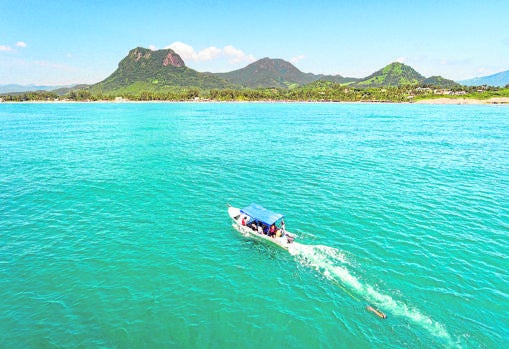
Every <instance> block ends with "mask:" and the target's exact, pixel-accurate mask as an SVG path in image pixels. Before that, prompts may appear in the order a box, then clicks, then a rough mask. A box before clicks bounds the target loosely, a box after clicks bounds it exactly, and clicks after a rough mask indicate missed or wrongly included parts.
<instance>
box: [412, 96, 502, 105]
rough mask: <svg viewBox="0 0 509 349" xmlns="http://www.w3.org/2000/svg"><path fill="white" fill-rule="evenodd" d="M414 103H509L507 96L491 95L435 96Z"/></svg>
mask: <svg viewBox="0 0 509 349" xmlns="http://www.w3.org/2000/svg"><path fill="white" fill-rule="evenodd" d="M415 103H416V104H509V97H493V98H490V99H471V98H435V99H423V100H420V101H416V102H415Z"/></svg>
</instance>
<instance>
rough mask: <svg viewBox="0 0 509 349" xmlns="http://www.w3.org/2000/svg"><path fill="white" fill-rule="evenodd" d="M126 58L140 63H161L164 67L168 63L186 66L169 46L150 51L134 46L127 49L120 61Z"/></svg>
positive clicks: (174, 65) (178, 66)
mask: <svg viewBox="0 0 509 349" xmlns="http://www.w3.org/2000/svg"><path fill="white" fill-rule="evenodd" d="M126 59H127V60H128V61H134V62H135V63H139V64H141V65H143V64H146V63H150V64H156V65H157V64H162V65H163V66H164V67H166V66H168V65H170V66H173V67H177V68H180V67H185V66H186V64H185V63H184V60H183V59H182V58H181V57H180V56H179V55H178V54H177V53H176V52H175V51H173V50H172V49H169V48H167V49H163V50H157V51H152V50H150V49H147V48H144V47H136V48H134V49H132V50H131V51H129V54H128V55H127V57H126V58H124V59H123V60H122V62H124V61H125V60H126ZM122 62H121V63H122Z"/></svg>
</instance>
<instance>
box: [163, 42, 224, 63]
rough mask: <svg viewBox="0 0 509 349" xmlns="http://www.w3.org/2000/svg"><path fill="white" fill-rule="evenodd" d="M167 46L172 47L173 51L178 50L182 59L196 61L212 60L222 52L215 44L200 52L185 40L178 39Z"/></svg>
mask: <svg viewBox="0 0 509 349" xmlns="http://www.w3.org/2000/svg"><path fill="white" fill-rule="evenodd" d="M166 48H171V49H172V50H173V51H175V52H177V53H178V54H179V55H180V56H181V57H182V59H183V60H184V61H185V60H188V61H194V62H204V61H211V60H213V59H215V58H217V57H218V56H219V55H220V54H221V50H220V49H218V48H217V47H215V46H210V47H207V48H205V49H203V50H201V51H200V52H196V51H195V49H194V48H193V47H192V46H190V45H188V44H184V43H183V42H180V41H176V42H174V43H173V44H171V45H169V46H167V47H166Z"/></svg>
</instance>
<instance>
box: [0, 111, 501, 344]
mask: <svg viewBox="0 0 509 349" xmlns="http://www.w3.org/2000/svg"><path fill="white" fill-rule="evenodd" d="M252 202H255V203H258V204H261V205H263V206H265V207H266V208H268V209H271V210H273V211H277V212H281V213H283V214H285V217H286V219H285V220H286V227H287V230H289V231H292V232H294V233H296V234H297V235H298V238H297V239H296V242H297V244H295V245H294V247H293V248H292V249H290V251H289V252H290V253H289V252H288V251H285V250H283V249H279V248H276V247H274V246H270V245H267V244H266V243H263V242H256V241H252V240H249V239H247V238H245V237H243V236H241V235H239V234H238V233H237V232H236V231H235V230H234V229H233V228H232V226H231V222H230V220H229V217H228V215H227V204H228V203H229V204H231V205H233V206H237V207H243V206H247V205H249V204H250V203H252ZM508 252H509V107H507V106H472V105H468V106H457V105H456V106H455V105H442V106H440V105H411V104H332V103H331V104H328V103H323V104H311V103H309V104H308V103H300V104H299V103H296V104H292V103H288V104H285V103H279V104H271V103H147V104H135V103H133V104H129V103H124V104H115V103H109V104H100V103H93V104H92V103H90V104H87V103H83V104H79V103H75V104H71V103H70V104H5V103H4V104H0V333H1V334H2V335H1V336H0V348H508V347H509V310H508V309H509V276H508V270H509V260H508V254H509V253H508ZM368 305H371V306H373V307H375V308H376V309H379V310H380V311H382V312H384V313H385V314H386V315H387V319H381V318H379V317H377V316H376V315H375V314H373V313H372V312H369V311H367V310H366V307H367V306H368Z"/></svg>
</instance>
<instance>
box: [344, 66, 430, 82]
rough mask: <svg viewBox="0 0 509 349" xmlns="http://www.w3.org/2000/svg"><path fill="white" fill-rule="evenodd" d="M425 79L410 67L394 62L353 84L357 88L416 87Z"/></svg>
mask: <svg viewBox="0 0 509 349" xmlns="http://www.w3.org/2000/svg"><path fill="white" fill-rule="evenodd" d="M424 79H425V77H424V76H422V75H421V74H419V73H418V72H416V71H415V70H414V69H413V68H412V67H410V66H408V65H405V64H403V63H398V62H394V63H391V64H389V65H387V66H386V67H384V68H382V69H380V70H378V71H377V72H375V73H373V74H371V75H370V76H368V77H366V78H364V79H361V81H358V82H357V83H355V84H354V86H357V87H389V86H402V85H417V84H418V83H419V82H420V81H422V80H424Z"/></svg>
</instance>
